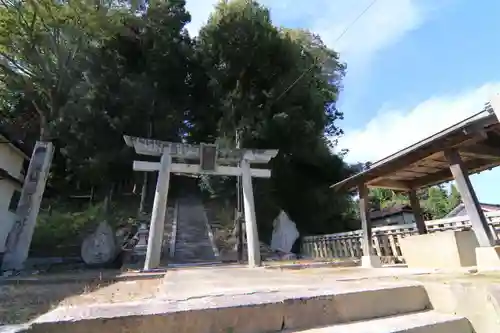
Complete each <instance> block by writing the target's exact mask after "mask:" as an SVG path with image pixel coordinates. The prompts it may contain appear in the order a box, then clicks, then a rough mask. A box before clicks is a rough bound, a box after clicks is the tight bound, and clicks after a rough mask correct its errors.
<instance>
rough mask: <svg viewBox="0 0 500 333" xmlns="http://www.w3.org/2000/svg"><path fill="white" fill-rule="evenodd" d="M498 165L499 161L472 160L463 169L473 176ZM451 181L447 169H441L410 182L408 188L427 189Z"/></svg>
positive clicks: (451, 177)
mask: <svg viewBox="0 0 500 333" xmlns="http://www.w3.org/2000/svg"><path fill="white" fill-rule="evenodd" d="M498 164H499V161H496V162H492V163H485V162H484V160H473V161H469V162H468V163H466V164H465V167H466V169H467V171H468V173H469V174H473V173H476V172H479V171H483V170H488V169H490V168H493V167H495V166H497V165H498ZM450 180H453V174H452V173H451V171H450V169H449V168H446V169H443V170H441V171H438V172H435V173H432V174H430V175H428V176H425V177H421V178H418V179H416V180H415V181H412V182H410V186H411V187H412V188H414V189H419V188H422V187H429V186H433V185H437V184H441V183H444V182H447V181H450Z"/></svg>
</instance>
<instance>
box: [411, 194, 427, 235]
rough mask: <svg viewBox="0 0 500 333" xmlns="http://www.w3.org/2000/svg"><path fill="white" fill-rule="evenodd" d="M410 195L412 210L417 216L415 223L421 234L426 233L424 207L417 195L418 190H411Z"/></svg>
mask: <svg viewBox="0 0 500 333" xmlns="http://www.w3.org/2000/svg"><path fill="white" fill-rule="evenodd" d="M408 196H409V197H410V205H411V210H412V211H413V215H414V216H415V224H416V225H417V230H418V234H419V235H424V234H426V233H427V226H426V225H425V221H424V216H423V214H422V209H421V208H420V201H419V200H418V197H417V191H416V190H410V191H409V192H408Z"/></svg>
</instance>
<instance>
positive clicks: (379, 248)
mask: <svg viewBox="0 0 500 333" xmlns="http://www.w3.org/2000/svg"><path fill="white" fill-rule="evenodd" d="M485 215H486V218H487V220H488V222H489V226H490V228H491V230H492V231H493V233H494V234H495V235H496V237H497V239H499V237H500V212H491V213H486V214H485ZM425 224H426V225H427V230H428V231H429V233H432V232H441V231H448V230H470V229H471V223H470V221H469V217H468V216H457V217H452V218H445V219H440V220H431V221H426V222H425ZM417 234H418V231H417V227H416V225H415V224H414V223H412V224H400V225H394V226H385V227H378V228H373V229H372V242H373V248H374V252H375V254H376V255H378V256H380V257H382V258H386V260H388V261H391V262H396V263H404V258H403V255H402V253H401V248H400V246H399V240H400V239H401V238H404V237H407V236H411V235H417ZM361 240H362V230H356V231H350V232H341V233H337V234H330V235H320V236H306V237H304V238H303V240H302V254H303V255H305V256H307V257H312V258H360V257H361V256H362V255H363V252H362V247H361Z"/></svg>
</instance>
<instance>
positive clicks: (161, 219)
mask: <svg viewBox="0 0 500 333" xmlns="http://www.w3.org/2000/svg"><path fill="white" fill-rule="evenodd" d="M171 165H172V157H171V156H170V150H169V149H168V148H165V150H164V151H163V154H162V156H161V162H160V170H159V172H158V181H157V183H156V193H155V199H154V202H153V211H152V214H151V224H150V226H149V238H148V249H147V252H146V261H145V262H144V270H150V269H153V268H157V267H158V266H159V265H160V257H161V249H162V241H163V231H164V228H165V213H166V209H167V196H168V187H169V180H170V168H171Z"/></svg>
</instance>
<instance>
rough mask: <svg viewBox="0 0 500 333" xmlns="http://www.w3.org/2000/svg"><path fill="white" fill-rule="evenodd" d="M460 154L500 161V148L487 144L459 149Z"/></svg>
mask: <svg viewBox="0 0 500 333" xmlns="http://www.w3.org/2000/svg"><path fill="white" fill-rule="evenodd" d="M459 151H460V154H462V155H467V156H471V157H475V158H482V159H497V160H498V159H500V148H497V147H491V146H488V145H485V144H482V145H481V144H477V145H474V146H470V147H462V148H459Z"/></svg>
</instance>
